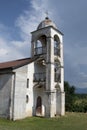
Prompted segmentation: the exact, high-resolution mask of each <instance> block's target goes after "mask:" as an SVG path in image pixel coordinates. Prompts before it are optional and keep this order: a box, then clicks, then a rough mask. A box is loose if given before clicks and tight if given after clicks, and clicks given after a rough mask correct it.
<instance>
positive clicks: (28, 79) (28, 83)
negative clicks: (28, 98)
mask: <svg viewBox="0 0 87 130" xmlns="http://www.w3.org/2000/svg"><path fill="white" fill-rule="evenodd" d="M27 88H29V79H27Z"/></svg>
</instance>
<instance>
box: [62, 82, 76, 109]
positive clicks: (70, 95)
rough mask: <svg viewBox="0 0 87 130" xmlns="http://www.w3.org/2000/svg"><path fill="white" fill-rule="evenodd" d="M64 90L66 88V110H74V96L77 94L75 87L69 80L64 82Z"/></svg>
mask: <svg viewBox="0 0 87 130" xmlns="http://www.w3.org/2000/svg"><path fill="white" fill-rule="evenodd" d="M64 90H65V109H66V111H72V110H73V104H74V100H75V98H74V96H75V87H74V86H70V85H69V83H68V82H66V81H65V82H64Z"/></svg>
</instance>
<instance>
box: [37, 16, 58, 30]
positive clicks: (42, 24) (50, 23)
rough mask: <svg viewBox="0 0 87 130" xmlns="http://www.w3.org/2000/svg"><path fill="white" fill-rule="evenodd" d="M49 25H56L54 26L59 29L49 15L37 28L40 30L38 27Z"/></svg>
mask: <svg viewBox="0 0 87 130" xmlns="http://www.w3.org/2000/svg"><path fill="white" fill-rule="evenodd" d="M48 26H52V27H54V28H56V29H57V27H56V25H55V23H54V22H53V21H52V20H50V19H49V18H48V17H46V18H45V20H43V21H42V22H41V23H40V24H39V25H38V27H37V30H38V29H42V28H45V27H48Z"/></svg>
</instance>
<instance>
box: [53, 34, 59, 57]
mask: <svg viewBox="0 0 87 130" xmlns="http://www.w3.org/2000/svg"><path fill="white" fill-rule="evenodd" d="M54 55H57V56H60V39H59V37H58V36H57V35H55V36H54Z"/></svg>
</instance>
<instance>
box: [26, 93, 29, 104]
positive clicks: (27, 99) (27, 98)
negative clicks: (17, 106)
mask: <svg viewBox="0 0 87 130" xmlns="http://www.w3.org/2000/svg"><path fill="white" fill-rule="evenodd" d="M28 102H29V96H28V95H26V103H28Z"/></svg>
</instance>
